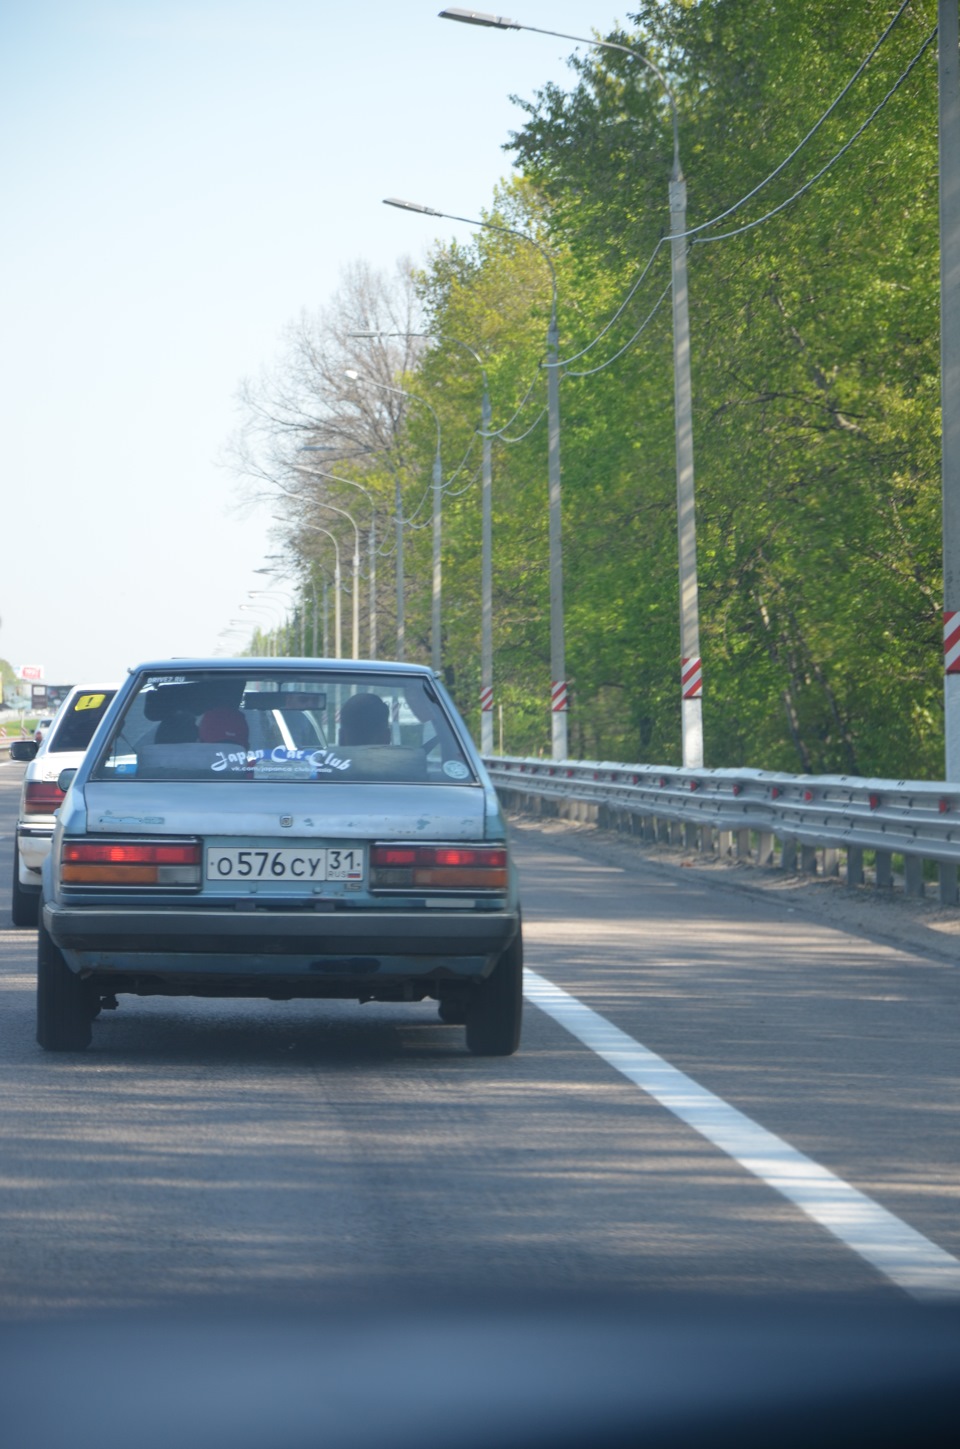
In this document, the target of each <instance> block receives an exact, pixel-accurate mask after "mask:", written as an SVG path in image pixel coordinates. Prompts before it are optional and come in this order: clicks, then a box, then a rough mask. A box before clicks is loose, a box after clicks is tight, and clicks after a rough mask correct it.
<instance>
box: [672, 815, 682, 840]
mask: <svg viewBox="0 0 960 1449" xmlns="http://www.w3.org/2000/svg"><path fill="white" fill-rule="evenodd" d="M670 844H671V845H682V844H683V821H682V820H671V821H670Z"/></svg>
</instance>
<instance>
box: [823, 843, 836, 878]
mask: <svg viewBox="0 0 960 1449" xmlns="http://www.w3.org/2000/svg"><path fill="white" fill-rule="evenodd" d="M823 873H824V875H825V876H836V875H839V874H840V852H839V850H838V849H837V847H836V846H835V845H825V846H824V847H823Z"/></svg>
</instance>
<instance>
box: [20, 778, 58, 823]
mask: <svg viewBox="0 0 960 1449" xmlns="http://www.w3.org/2000/svg"><path fill="white" fill-rule="evenodd" d="M62 804H63V791H62V790H61V789H60V786H59V785H58V784H57V782H56V780H31V781H29V783H28V784H27V786H26V789H25V790H24V792H23V813H24V815H52V814H53V812H54V810H59V808H60V806H61V805H62Z"/></svg>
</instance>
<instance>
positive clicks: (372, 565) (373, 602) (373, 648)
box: [294, 443, 377, 659]
mask: <svg viewBox="0 0 960 1449" xmlns="http://www.w3.org/2000/svg"><path fill="white" fill-rule="evenodd" d="M325 451H326V449H325V448H322V447H319V446H314V445H313V444H312V443H304V444H303V445H302V446H301V447H299V448H298V449H297V452H298V453H322V452H325ZM294 467H295V468H296V470H297V472H298V473H306V474H308V475H309V476H310V477H311V478H329V479H331V480H332V482H334V483H348V484H349V485H350V487H351V488H359V489H360V492H361V493H363V494H364V495H365V497H366V500H367V502H368V503H369V504H370V534H369V539H368V552H369V563H368V565H367V574H368V584H369V590H370V622H369V625H368V632H369V641H368V642H369V648H370V653H369V658H370V659H376V657H377V505H376V503H375V502H374V498H373V494H372V493H371V492H370V489H369V488H364V486H363V484H362V483H358V482H357V480H356V479H355V478H342V477H341V476H340V474H338V473H329V472H327V471H326V469H324V468H304V467H302V466H301V465H300V464H299V463H297V464H294Z"/></svg>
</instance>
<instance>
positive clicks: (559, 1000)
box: [524, 967, 960, 1298]
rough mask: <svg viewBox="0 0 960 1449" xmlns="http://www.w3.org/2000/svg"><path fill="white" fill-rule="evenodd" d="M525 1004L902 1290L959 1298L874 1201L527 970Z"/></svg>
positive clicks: (937, 1261) (934, 1255) (932, 1249)
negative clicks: (531, 1005)
mask: <svg viewBox="0 0 960 1449" xmlns="http://www.w3.org/2000/svg"><path fill="white" fill-rule="evenodd" d="M524 995H525V996H526V997H527V998H528V1000H530V1001H532V1002H533V1004H534V1005H535V1006H538V1007H539V1008H540V1010H541V1011H544V1012H546V1014H547V1015H548V1016H550V1017H552V1018H553V1020H554V1021H556V1022H558V1023H559V1025H560V1026H562V1027H564V1028H565V1029H566V1030H567V1031H568V1032H570V1034H571V1036H575V1037H576V1038H577V1040H578V1041H581V1042H583V1044H584V1046H586V1047H589V1048H590V1050H591V1051H592V1052H595V1053H596V1054H597V1056H598V1057H602V1058H603V1060H604V1061H605V1062H608V1063H609V1064H610V1066H612V1067H614V1068H615V1069H616V1070H617V1071H618V1072H620V1073H621V1075H622V1076H624V1077H626V1078H627V1080H628V1081H630V1082H633V1083H634V1084H635V1085H636V1086H638V1087H640V1088H641V1090H642V1091H644V1092H646V1093H647V1094H648V1095H649V1096H651V1097H653V1098H654V1100H655V1101H657V1102H659V1103H660V1105H661V1106H662V1107H666V1109H667V1111H668V1112H672V1113H673V1114H674V1116H676V1117H679V1118H680V1120H681V1121H682V1122H686V1124H687V1126H688V1127H692V1128H693V1129H694V1131H695V1132H699V1133H700V1135H701V1137H705V1138H706V1139H707V1141H708V1142H712V1143H713V1145H714V1146H715V1147H719V1149H720V1151H721V1152H725V1153H726V1154H727V1155H728V1156H729V1157H732V1158H733V1160H734V1161H735V1162H738V1163H739V1164H740V1166H741V1167H744V1168H746V1170H747V1171H748V1172H751V1173H753V1175H754V1176H755V1177H758V1178H760V1180H761V1181H762V1182H765V1183H766V1184H767V1186H768V1187H772V1188H773V1189H774V1191H776V1192H779V1193H780V1194H782V1196H783V1197H785V1198H788V1199H789V1200H790V1202H792V1203H794V1204H795V1205H796V1206H797V1207H798V1208H799V1209H800V1211H801V1212H803V1213H805V1214H806V1215H807V1217H809V1218H812V1219H813V1221H814V1222H815V1223H819V1225H820V1226H821V1227H822V1228H826V1230H827V1232H829V1233H832V1234H833V1235H834V1237H836V1238H839V1239H840V1241H841V1242H842V1243H844V1244H846V1246H847V1247H848V1248H852V1250H853V1251H854V1252H855V1253H858V1254H859V1255H860V1257H861V1258H864V1259H866V1261H867V1262H868V1263H870V1264H872V1265H873V1267H874V1268H876V1269H878V1270H879V1271H880V1272H881V1273H882V1274H883V1275H884V1276H885V1277H886V1278H889V1279H890V1280H891V1282H893V1283H896V1284H897V1285H898V1287H900V1288H903V1289H904V1290H905V1291H906V1292H907V1293H912V1294H913V1295H914V1296H915V1297H918V1298H929V1297H941V1298H942V1297H953V1296H954V1295H956V1294H960V1260H958V1259H957V1258H954V1257H953V1256H952V1254H950V1253H947V1252H945V1251H944V1249H943V1248H938V1247H937V1245H936V1243H932V1242H931V1241H930V1239H929V1238H925V1237H924V1236H923V1234H922V1233H918V1232H917V1231H916V1229H915V1228H911V1227H910V1226H908V1224H907V1223H905V1222H903V1221H902V1220H901V1219H900V1218H898V1217H896V1216H895V1215H894V1214H893V1213H891V1212H887V1210H886V1208H882V1207H881V1206H880V1204H879V1203H876V1202H874V1201H873V1199H872V1198H870V1197H867V1195H866V1193H862V1192H860V1191H858V1189H857V1188H855V1187H851V1186H850V1184H849V1183H847V1182H844V1180H843V1179H842V1178H840V1177H837V1176H836V1174H835V1173H832V1172H830V1171H829V1169H828V1168H826V1167H821V1166H820V1164H819V1163H818V1162H814V1161H813V1159H812V1158H810V1157H806V1156H805V1155H804V1154H803V1153H802V1152H798V1151H797V1149H796V1148H795V1147H791V1146H790V1144H789V1142H784V1140H783V1138H782V1137H777V1136H776V1135H775V1134H774V1133H773V1132H768V1131H767V1130H766V1128H765V1127H761V1126H760V1125H759V1123H757V1122H754V1121H753V1119H752V1118H750V1117H747V1116H745V1115H744V1113H743V1112H740V1111H738V1110H737V1108H736V1107H731V1106H730V1105H729V1103H727V1102H725V1101H724V1100H723V1098H722V1097H717V1096H716V1095H715V1094H714V1093H713V1092H710V1091H708V1090H707V1088H706V1087H701V1086H700V1084H699V1083H698V1082H695V1081H694V1080H693V1078H692V1077H688V1076H687V1075H686V1074H685V1073H684V1072H681V1071H679V1070H678V1069H677V1068H676V1067H672V1066H671V1065H670V1063H669V1062H668V1061H665V1060H664V1058H663V1057H660V1056H657V1054H656V1053H655V1052H652V1051H650V1050H649V1049H648V1048H647V1047H645V1046H641V1044H640V1043H639V1042H638V1041H635V1040H634V1038H633V1037H632V1036H628V1035H627V1033H626V1032H625V1031H621V1030H620V1028H619V1027H617V1026H614V1025H613V1023H612V1022H610V1021H608V1020H607V1019H606V1017H604V1016H601V1015H600V1014H599V1012H596V1011H594V1010H593V1009H592V1008H591V1007H589V1006H585V1005H584V1003H583V1002H582V1001H579V1000H578V999H577V997H575V996H571V995H570V993H569V992H568V991H564V990H563V988H562V987H560V986H555V985H554V983H553V982H552V981H548V980H547V979H546V977H544V976H539V975H538V974H537V973H536V972H535V971H531V970H530V969H529V967H525V968H524Z"/></svg>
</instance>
